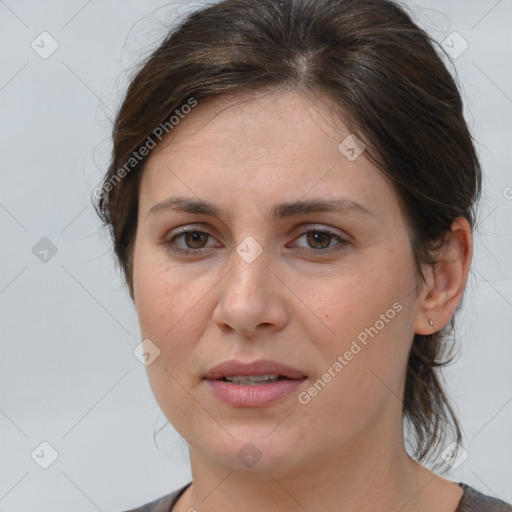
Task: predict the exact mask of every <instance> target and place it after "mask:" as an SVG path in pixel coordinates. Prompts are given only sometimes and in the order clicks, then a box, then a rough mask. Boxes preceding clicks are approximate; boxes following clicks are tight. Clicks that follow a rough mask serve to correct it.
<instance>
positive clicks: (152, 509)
mask: <svg viewBox="0 0 512 512" xmlns="http://www.w3.org/2000/svg"><path fill="white" fill-rule="evenodd" d="M191 483H192V482H190V483H188V484H187V485H185V486H183V487H181V488H180V489H177V490H176V491H174V492H172V493H171V494H167V495H165V496H162V497H161V498H158V499H156V500H154V501H151V502H149V503H146V504H145V505H142V506H140V507H137V508H133V509H130V510H127V511H126V512H169V511H170V510H172V507H173V506H174V505H175V503H176V502H177V501H178V498H179V497H180V496H181V495H182V494H183V493H184V492H185V490H186V489H187V488H188V487H189V486H190V484H191Z"/></svg>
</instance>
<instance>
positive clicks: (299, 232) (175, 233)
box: [162, 223, 351, 256]
mask: <svg viewBox="0 0 512 512" xmlns="http://www.w3.org/2000/svg"><path fill="white" fill-rule="evenodd" d="M310 232H319V233H325V234H326V235H329V236H331V237H333V238H335V239H337V240H338V243H337V244H335V245H333V246H330V247H327V248H324V249H314V248H311V247H299V249H301V250H302V251H304V252H306V253H308V254H309V255H315V256H322V255H324V256H327V255H329V254H332V253H335V252H340V251H342V250H343V249H344V248H345V246H346V245H348V244H349V243H351V241H350V237H349V236H348V235H346V234H340V233H338V232H336V231H335V230H334V228H331V227H326V226H324V225H318V224H310V223H309V224H308V223H305V224H302V225H300V226H299V227H296V228H295V229H294V230H293V236H294V240H296V239H297V238H300V237H302V236H304V235H307V234H308V233H310ZM186 233H201V234H204V235H207V236H209V237H210V238H215V237H214V235H212V234H211V232H210V231H209V230H208V229H207V228H204V227H203V226H202V225H200V226H198V225H194V224H189V225H187V226H184V227H180V228H176V230H172V231H171V234H170V235H167V236H166V237H165V238H164V240H163V242H162V243H163V245H164V246H166V247H168V248H169V249H170V250H171V251H172V252H174V253H178V254H195V255H196V256H199V255H201V254H203V253H204V252H205V251H208V250H209V249H211V248H212V247H201V248H198V249H189V248H186V249H182V248H177V247H173V246H172V243H173V242H174V240H175V239H176V238H178V237H180V236H182V235H185V234H186ZM207 243H208V242H207ZM339 246H341V247H339ZM287 247H288V246H287Z"/></svg>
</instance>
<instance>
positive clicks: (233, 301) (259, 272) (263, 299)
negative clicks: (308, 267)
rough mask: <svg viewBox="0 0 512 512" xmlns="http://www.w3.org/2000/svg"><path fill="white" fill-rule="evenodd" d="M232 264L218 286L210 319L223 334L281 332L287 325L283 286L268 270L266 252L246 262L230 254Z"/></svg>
mask: <svg viewBox="0 0 512 512" xmlns="http://www.w3.org/2000/svg"><path fill="white" fill-rule="evenodd" d="M232 260H233V264H232V267H231V270H230V271H229V272H228V273H227V275H226V276H225V278H224V279H222V281H221V283H220V285H219V286H220V293H219V300H218V303H217V305H216V307H215V309H214V312H213V320H214V322H215V324H216V325H217V327H218V328H219V329H220V330H221V331H222V332H223V333H224V334H227V333H229V332H233V333H239V334H241V335H243V336H244V337H247V338H251V337H254V336H257V335H258V334H259V333H260V332H264V331H268V332H274V331H279V330H281V329H283V327H284V326H285V325H286V324H287V322H288V314H289V313H288V307H287V302H286V287H285V286H284V285H283V283H282V282H281V280H280V279H279V278H278V276H277V275H276V271H275V270H273V269H271V268H270V267H269V263H270V262H269V261H268V258H267V256H266V254H265V251H263V253H262V254H261V255H260V256H259V257H258V258H257V259H256V260H254V261H252V262H249V261H246V260H244V259H243V258H242V257H240V256H239V255H238V254H237V253H234V254H233V258H232Z"/></svg>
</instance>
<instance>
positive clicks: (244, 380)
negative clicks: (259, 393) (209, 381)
mask: <svg viewBox="0 0 512 512" xmlns="http://www.w3.org/2000/svg"><path fill="white" fill-rule="evenodd" d="M218 380H222V381H224V382H229V383H231V384H236V385H237V386H261V385H263V384H271V383H272V382H277V381H278V380H295V379H290V378H289V377H286V376H284V375H271V374H265V375H232V376H229V377H228V376H226V377H221V378H220V379H218Z"/></svg>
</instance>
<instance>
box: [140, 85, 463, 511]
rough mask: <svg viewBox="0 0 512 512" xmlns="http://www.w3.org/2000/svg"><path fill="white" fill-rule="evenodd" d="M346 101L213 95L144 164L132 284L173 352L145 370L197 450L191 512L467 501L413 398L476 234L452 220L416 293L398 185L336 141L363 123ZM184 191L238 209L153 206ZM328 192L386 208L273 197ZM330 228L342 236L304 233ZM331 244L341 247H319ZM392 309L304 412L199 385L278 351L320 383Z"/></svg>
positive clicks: (147, 333) (187, 503)
mask: <svg viewBox="0 0 512 512" xmlns="http://www.w3.org/2000/svg"><path fill="white" fill-rule="evenodd" d="M333 112H334V110H333V106H332V105H330V104H329V103H328V100H327V99H325V98H319V97H314V96H312V95H311V94H309V95H305V94H298V93H296V92H285V91H281V92H273V93H267V94H259V95H257V96H256V95H255V96H247V97H237V96H223V97H220V98H216V99H213V100H206V101H203V102H201V103H200V104H199V105H198V106H197V107H195V108H194V109H193V110H192V112H191V113H190V114H188V115H187V116H186V118H185V119H184V120H182V121H181V122H180V124H179V125H178V126H177V127H176V128H175V129H174V131H173V132H171V134H170V135H169V136H168V138H167V140H165V139H164V141H163V142H162V143H161V144H160V145H159V146H157V148H155V150H154V151H153V153H152V155H151V157H150V158H149V160H148V162H147V166H146V168H145V170H144V175H143V177H142V181H141V185H140V202H139V212H138V226H137V235H136V240H135V246H134V260H133V261H134V268H133V276H134V279H133V293H134V301H135V306H136V310H137V314H138V317H139V323H140V328H141V334H142V337H143V339H150V340H152V342H153V343H155V344H156V345H157V346H158V347H159V349H160V351H161V353H160V356H159V357H158V358H157V359H156V360H155V361H154V362H153V363H152V364H151V365H149V366H148V367H147V371H148V377H149V381H150V384H151V387H152V390H153V393H154V395H155V397H156V400H157V401H158V403H159V405H160V407H161V409H162V411H163V413H164V414H165V415H166V417H167V419H168V420H169V422H170V423H171V424H172V425H173V426H174V428H175V429H176V430H177V431H178V432H179V433H180V434H181V435H182V436H183V437H184V438H185V440H186V441H187V443H188V444H189V450H190V460H191V468H192V476H193V485H192V486H191V487H190V488H189V489H188V490H187V491H186V492H185V493H184V495H183V496H182V497H181V498H180V500H179V501H178V503H177V505H176V506H175V509H174V510H176V511H177V512H182V511H187V510H193V509H191V507H194V509H195V510H197V511H200V512H210V511H215V510H223V511H225V512H230V511H234V510H240V507H242V508H243V510H244V511H247V512H252V511H261V510H273V511H282V512H284V511H296V510H304V509H305V510H307V511H309V512H314V511H320V510H337V511H341V512H344V511H354V510H358V511H370V510H371V511H374V510H379V511H395V512H396V511H397V510H400V511H401V512H411V511H415V512H418V511H423V510H425V511H427V510H434V509H435V510H438V511H440V512H443V511H445V512H453V511H454V510H455V509H456V508H457V504H458V502H459V500H460V498H461V496H462V490H461V489H460V488H459V487H458V486H457V485H456V484H455V483H453V482H450V481H448V480H445V479H443V478H441V477H439V476H437V475H435V474H434V473H432V472H430V471H429V470H427V469H426V468H424V467H423V466H421V465H420V464H418V463H417V462H415V461H414V460H412V459H411V458H410V457H409V456H408V455H407V454H406V452H405V449H404V442H403V435H404V433H403V426H402V417H401V408H402V402H401V398H402V395H403V387H404V383H405V371H406V366H407V358H408V353H409V350H410V347H411V343H412V340H413V336H414V333H420V334H428V333H431V332H433V329H434V330H438V329H441V328H442V327H443V326H444V325H446V324H447V323H448V322H449V320H450V318H451V317H452V315H453V313H454V311H455V309H456V307H457V305H458V304H459V302H460V300H461V296H462V293H463V290H464V286H465V283H466V279H467V274H468V270H469V265H470V262H471V256H472V238H471V229H470V227H469V225H468V223H467V221H465V220H464V219H462V218H460V219H457V220H456V221H454V223H453V226H452V238H451V241H450V242H449V243H448V244H447V245H446V247H445V249H444V250H443V251H442V252H441V253H440V254H439V263H438V265H437V267H436V270H435V272H434V271H433V270H432V269H426V279H427V284H426V285H425V286H424V287H423V288H422V290H421V292H420V293H419V294H418V293H417V292H416V291H415V286H416V283H417V279H418V276H417V274H416V271H415V267H414V264H413V257H412V252H411V248H410V245H409V238H408V233H407V230H406V224H405V219H404V217H403V215H402V212H401V210H400V207H399V203H398V200H397V196H396V195H395V192H394V189H393V188H392V186H391V185H390V183H389V182H388V181H387V179H386V178H385V177H384V176H383V174H382V173H381V172H380V171H379V170H378V169H377V168H376V167H375V166H374V165H373V164H372V163H370V161H369V160H367V158H366V156H365V152H363V153H362V155H361V156H359V157H358V158H357V159H356V160H354V161H349V160H348V159H347V158H346V157H345V155H344V154H342V153H341V152H340V150H339V149H338V145H339V144H340V142H341V141H342V140H344V139H345V137H346V136H347V135H349V133H350V131H349V129H348V128H347V126H346V125H345V124H344V122H343V121H342V120H341V119H340V118H339V117H336V116H335V115H334V113H333ZM177 195H180V196H186V197H189V198H191V199H201V200H206V201H209V202H212V203H214V204H216V205H217V206H218V207H220V208H222V209H223V210H225V211H226V217H225V218H222V219H221V218H217V217H212V216H208V215H205V214H192V213H183V212H176V211H169V210H159V211H158V212H157V213H152V214H148V212H149V210H150V209H151V208H152V207H153V206H154V205H156V204H157V203H160V202H161V201H164V200H166V199H167V198H169V197H171V196H177ZM327 198H345V199H348V200H350V201H353V202H357V203H359V204H360V205H362V206H364V207H365V208H367V209H368V210H371V212H372V214H362V213H359V212H346V211H345V212H341V213H338V212H317V213H309V214H303V215H299V216H294V217H290V218H284V219H280V220H274V219H272V218H271V217H270V212H271V209H272V207H273V206H274V205H275V204H277V203H281V202H285V201H286V202H288V201H291V202H294V201H298V200H306V199H307V200H309V199H327ZM179 227H188V228H193V229H194V230H196V231H201V232H203V233H205V232H206V233H207V234H208V235H210V236H207V235H203V236H202V237H201V236H200V235H196V237H199V238H196V239H192V238H188V239H187V238H186V237H184V236H181V237H178V238H177V239H175V240H174V241H173V242H172V244H173V246H174V247H179V248H183V249H185V248H188V249H189V250H192V251H194V250H195V251H198V250H199V249H201V248H202V249H205V250H206V252H204V253H203V254H202V255H199V256H197V255H195V254H191V255H189V256H186V255H185V256H184V255H179V254H176V253H174V252H172V251H171V249H170V248H169V247H170V244H171V239H172V237H173V236H174V235H175V234H176V229H177V228H179ZM319 228H320V229H328V230H329V231H331V232H333V233H334V236H332V237H329V236H327V237H325V236H324V237H320V238H318V239H317V240H316V241H315V239H314V238H313V239H308V237H307V233H308V231H313V233H312V234H314V231H315V229H319ZM304 233H306V234H304ZM336 235H339V236H340V237H341V239H343V240H345V241H346V243H344V244H343V245H339V244H340V242H339V239H337V238H336ZM249 236H250V237H253V238H254V239H255V240H256V241H257V242H258V244H259V245H260V246H261V248H262V251H263V252H262V253H261V255H260V256H259V257H258V258H256V259H255V260H254V261H253V262H252V263H248V262H247V261H245V260H244V259H243V258H242V257H240V256H239V254H238V253H237V252H236V248H237V247H238V246H239V245H240V244H241V242H242V241H243V240H244V239H245V238H246V237H249ZM166 242H167V246H166ZM187 243H188V245H187ZM337 244H338V245H337ZM334 246H336V247H340V248H341V250H339V251H337V252H331V253H330V254H328V255H325V256H323V255H322V254H325V251H327V250H328V248H330V247H334ZM326 247H327V249H326ZM308 249H309V250H310V252H311V254H308ZM314 249H317V252H316V253H313V250H314ZM321 251H324V253H322V252H321ZM396 303H399V304H400V305H401V310H400V312H398V313H396V315H395V316H394V318H393V319H392V320H389V321H388V322H387V323H386V324H385V327H384V328H382V329H380V330H379V332H378V334H377V335H376V336H375V337H374V338H373V339H370V340H369V342H368V344H367V346H364V347H363V348H362V350H361V351H360V352H358V354H357V355H356V356H354V357H353V359H352V360H351V361H349V362H348V364H347V365H346V366H344V368H343V370H342V371H341V372H339V373H337V374H336V376H335V377H334V378H332V379H331V381H330V382H329V383H328V384H327V385H326V386H325V388H324V389H323V390H322V391H321V392H320V393H318V394H317V395H316V396H315V397H313V398H311V400H310V402H309V403H308V404H306V405H303V404H301V403H299V401H298V399H297V395H296V394H295V393H292V394H291V395H289V396H288V397H286V398H285V399H284V400H281V401H279V402H278V403H276V404H273V405H271V406H267V407H262V408H238V407H232V406H229V405H226V404H224V403H223V402H221V401H220V400H219V399H217V398H216V397H215V396H214V395H213V393H212V392H211V391H210V390H209V387H208V386H207V385H206V383H205V382H204V381H203V380H202V378H203V376H204V374H205V373H206V372H207V371H208V370H209V369H210V368H212V367H213V366H215V365H217V364H218V363H220V362H223V361H227V360H230V359H234V358H236V359H240V360H243V361H253V360H256V359H260V358H264V359H272V360H275V361H279V362H283V363H285V364H288V365H291V366H294V367H296V368H298V369H300V370H302V371H303V373H304V374H306V375H307V379H306V381H305V382H304V384H303V387H302V388H301V391H304V390H307V389H308V388H310V387H311V385H312V384H313V383H314V382H315V381H317V380H318V379H319V378H321V377H322V375H323V374H324V373H325V372H326V371H327V369H328V368H330V367H332V366H333V363H334V362H335V361H336V360H337V357H338V356H339V355H343V354H344V353H345V352H346V351H347V350H348V349H349V348H350V346H351V343H352V342H353V340H354V339H356V337H357V335H358V334H359V333H361V332H362V331H364V329H365V328H368V327H370V326H374V325H375V324H376V321H377V320H379V318H381V316H380V315H382V314H385V313H386V311H387V310H389V309H390V308H392V305H393V304H396ZM429 319H432V320H433V321H434V322H435V327H434V328H432V327H431V326H430V325H429ZM248 442H251V443H253V444H254V445H256V447H257V448H258V450H259V452H260V453H261V459H260V460H259V461H258V462H257V463H256V464H255V465H254V466H253V467H252V468H247V467H245V466H244V465H243V464H242V463H241V461H240V460H239V459H238V457H237V452H238V451H239V450H240V449H241V448H242V447H243V446H244V445H245V444H246V443H248Z"/></svg>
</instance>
